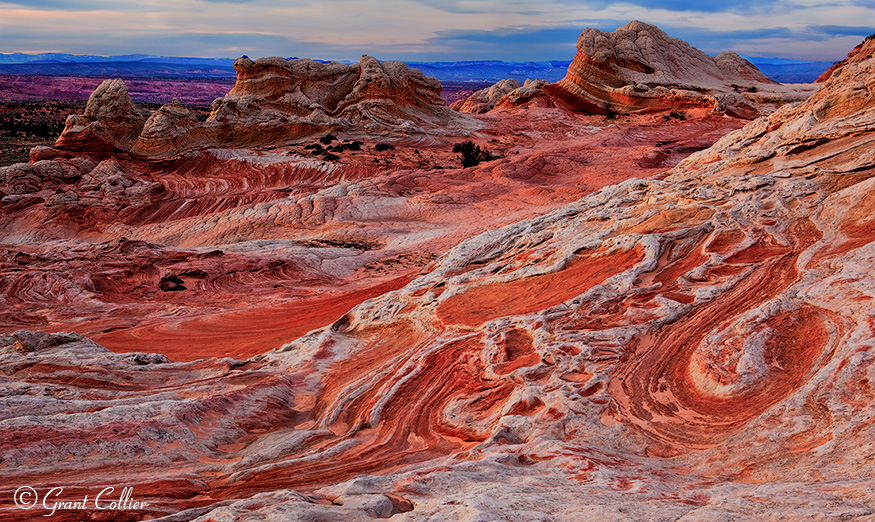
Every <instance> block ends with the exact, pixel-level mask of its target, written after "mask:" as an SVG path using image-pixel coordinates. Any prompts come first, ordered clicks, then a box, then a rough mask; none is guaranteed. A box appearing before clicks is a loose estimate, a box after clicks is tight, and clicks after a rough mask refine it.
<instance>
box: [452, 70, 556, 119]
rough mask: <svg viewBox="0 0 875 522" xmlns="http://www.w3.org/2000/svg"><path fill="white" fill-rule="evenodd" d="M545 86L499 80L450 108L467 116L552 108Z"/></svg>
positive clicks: (532, 81) (511, 80)
mask: <svg viewBox="0 0 875 522" xmlns="http://www.w3.org/2000/svg"><path fill="white" fill-rule="evenodd" d="M546 85H547V82H546V81H545V80H531V79H527V80H526V81H525V83H524V84H523V85H520V84H519V82H517V81H516V80H514V79H512V78H511V79H507V80H501V81H500V82H498V83H496V84H495V85H492V86H491V87H487V88H486V89H482V90H480V91H477V92H475V93H474V94H472V95H471V96H469V97H468V98H466V99H461V100H459V101H457V102H456V103H454V104H452V105H451V106H450V108H452V109H454V110H457V111H459V112H465V113H469V114H483V113H485V112H489V111H491V110H492V109H494V108H496V107H505V108H512V107H521V106H529V105H534V106H538V107H553V106H554V105H555V104H554V103H553V101H552V100H550V99H549V97H548V96H546V95H545V93H544V87H545V86H546Z"/></svg>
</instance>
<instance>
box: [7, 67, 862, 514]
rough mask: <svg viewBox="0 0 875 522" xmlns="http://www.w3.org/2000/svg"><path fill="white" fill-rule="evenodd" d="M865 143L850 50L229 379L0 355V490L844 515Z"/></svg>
mask: <svg viewBox="0 0 875 522" xmlns="http://www.w3.org/2000/svg"><path fill="white" fill-rule="evenodd" d="M628 63H631V62H627V64H628ZM641 132H646V130H642V131H641ZM596 148H597V147H593V148H592V149H593V150H595V149H596ZM873 151H875V58H870V59H865V60H857V61H851V62H849V63H847V64H846V65H845V66H844V67H842V68H840V69H839V70H838V71H837V72H836V73H835V74H834V75H833V76H832V77H831V78H830V79H829V80H827V81H826V82H825V83H824V85H823V87H822V88H821V90H819V91H818V92H817V93H816V94H815V95H814V96H812V97H811V98H809V99H808V100H806V101H805V102H804V103H801V104H799V105H797V106H792V107H791V106H788V107H784V108H782V109H780V110H778V111H776V112H775V113H773V114H772V115H770V116H768V117H762V118H759V119H757V120H755V121H753V122H751V123H749V124H748V125H747V126H745V127H744V128H743V129H740V130H737V131H735V132H732V133H730V134H728V135H726V136H725V137H724V138H722V139H721V140H720V141H719V142H717V143H716V144H715V145H714V146H713V147H711V148H709V149H706V150H703V151H701V152H698V153H696V154H694V155H692V156H691V157H689V158H687V159H686V160H684V161H683V162H681V163H680V164H678V165H677V166H676V167H674V168H673V169H671V170H670V171H668V172H667V173H666V176H665V177H664V178H662V179H650V180H642V179H632V180H628V181H625V182H623V183H619V184H616V185H612V186H609V187H605V188H602V189H601V190H599V191H598V192H595V193H593V194H590V195H588V196H586V197H584V198H582V199H579V200H578V201H576V202H574V203H571V204H569V205H567V206H564V207H562V208H559V209H557V210H555V211H553V212H549V213H546V214H544V215H542V216H539V217H536V218H534V219H528V220H524V221H520V222H518V223H514V224H510V225H508V226H505V227H503V228H500V229H496V230H491V231H489V232H486V233H484V234H481V235H479V236H476V237H474V238H471V239H469V240H467V241H464V242H462V243H461V244H459V245H458V246H456V247H454V248H452V249H451V250H449V251H448V252H447V253H446V254H444V255H443V256H441V257H440V258H439V259H437V260H435V261H434V262H433V263H430V264H429V265H427V266H425V267H424V268H423V269H422V271H421V272H420V273H419V274H418V275H417V277H416V278H415V279H413V280H412V281H411V282H410V283H409V284H407V285H406V286H404V287H403V288H400V289H397V290H395V291H391V292H387V293H384V294H383V295H381V296H378V297H375V298H373V299H371V300H369V301H366V302H363V303H362V304H360V305H358V306H356V307H354V308H353V309H351V310H350V311H349V312H348V313H345V314H344V315H343V316H342V317H341V318H340V319H338V320H337V321H335V322H333V323H332V324H331V325H330V326H327V327H325V328H320V329H318V330H314V331H312V332H310V333H308V334H306V335H304V336H302V337H300V338H298V339H295V340H292V341H291V342H290V343H289V344H287V345H285V346H283V347H281V348H279V349H276V350H274V351H271V352H269V353H266V354H263V355H259V356H256V357H253V358H251V359H249V360H247V361H234V360H229V359H209V360H204V361H196V362H192V363H185V364H183V363H170V362H169V361H167V360H166V359H164V358H163V357H161V356H157V355H149V354H127V355H119V354H112V353H109V352H108V351H106V350H104V349H102V348H100V347H99V346H97V345H95V344H94V343H93V342H90V341H88V340H85V339H82V338H80V337H77V336H73V335H69V334H42V333H33V332H27V331H20V332H15V334H14V335H4V336H0V371H2V374H3V375H4V379H6V381H5V382H6V387H5V390H8V391H7V392H6V393H7V395H6V396H5V400H6V401H7V403H8V404H9V405H10V406H11V407H10V408H6V409H2V410H0V412H2V415H5V417H4V419H3V422H2V423H0V436H2V438H0V440H2V441H3V443H2V445H0V452H2V455H0V456H2V459H3V461H2V462H3V464H4V465H5V466H6V468H5V469H4V473H5V476H6V480H7V483H8V484H14V485H15V486H17V485H18V484H30V485H32V486H34V487H38V488H42V489H48V487H50V486H51V485H52V484H50V483H49V482H48V481H49V480H51V478H48V477H49V472H51V473H53V474H55V475H56V474H58V473H61V472H63V473H65V475H64V476H65V477H70V478H71V479H75V481H73V480H71V483H75V484H95V483H97V484H117V483H118V484H120V483H122V482H123V483H125V484H131V485H133V487H134V493H135V495H139V496H140V497H141V498H144V499H149V500H151V501H153V505H154V506H157V507H155V508H154V511H150V512H145V513H139V514H137V515H136V516H137V517H139V518H147V517H154V516H155V515H156V514H159V513H170V512H173V511H177V510H179V509H183V508H192V509H195V508H196V510H194V511H189V512H186V513H183V514H177V515H175V516H174V518H168V519H167V520H180V519H182V520H186V519H187V520H199V521H204V522H206V521H207V520H223V521H225V520H227V521H238V520H239V521H243V520H250V519H252V518H255V517H258V518H259V519H263V520H268V521H270V520H288V519H289V518H291V517H298V518H300V519H304V520H307V519H311V520H316V519H340V520H367V519H368V518H377V517H389V516H393V515H394V518H396V519H398V520H484V519H486V520H493V519H497V518H508V517H510V516H511V515H510V514H513V516H517V517H518V516H520V514H522V515H523V516H526V517H529V518H533V519H539V518H540V519H548V518H549V517H552V518H555V519H559V520H629V519H633V520H634V519H639V520H647V519H667V520H678V519H684V518H687V519H689V520H733V519H747V520H785V519H787V517H788V513H789V514H790V515H789V516H791V517H794V518H799V519H808V518H821V519H826V520H847V519H852V518H854V517H866V516H871V515H872V513H875V498H873V496H872V491H873V486H875V481H873V477H872V463H871V461H872V455H873V454H875V423H873V420H872V419H873V418H875V371H873V365H872V361H875V343H873V342H872V340H873V339H875V318H873V312H872V310H873V299H875V277H873V274H875V271H873V270H872V267H873V263H875V241H873V240H875V234H873V231H872V230H873V229H872V216H873V211H875V154H873ZM593 153H595V152H593ZM554 156H555V157H554V158H553V159H554V160H555V162H558V161H559V159H567V156H568V154H567V151H566V152H565V153H559V152H557V153H556V154H555V155H554ZM557 158H558V159H557ZM540 160H541V163H540V164H537V169H536V170H538V171H539V172H540V173H541V174H542V175H546V174H548V173H549V172H550V169H549V168H548V166H550V165H552V166H553V167H554V170H557V168H556V164H557V163H555V162H554V163H550V162H549V161H547V159H545V158H544V157H540ZM530 163H531V165H536V162H534V161H532V162H530ZM504 165H505V166H506V169H507V170H506V171H507V172H510V171H511V169H510V167H511V166H512V165H511V163H510V162H507V163H505V164H504ZM484 168H485V167H484ZM532 168H533V169H535V167H532ZM473 172H474V171H466V172H465V173H466V175H467V174H469V173H473ZM491 174H493V175H494V176H496V177H498V176H499V175H500V174H501V171H499V169H498V168H496V169H495V170H493V171H491ZM393 181H394V184H395V185H398V186H404V187H408V186H409V184H407V182H406V181H405V180H402V179H401V178H396V179H395V180H393ZM411 183H413V182H411ZM347 188H348V189H349V194H352V193H353V191H354V189H353V186H352V185H348V186H347V187H346V188H344V190H346V189H347ZM476 189H477V187H476V186H475V187H474V188H472V189H471V192H472V193H475V192H477V190H476ZM538 190H543V189H538ZM339 192H340V190H334V191H333V192H331V193H330V194H326V197H327V196H328V195H331V196H332V197H335V199H340V196H339V195H337V194H338V193H339ZM357 193H358V194H362V192H361V191H358V192H357ZM327 205H328V204H327V203H323V206H327ZM378 207H379V206H378V205H373V208H378ZM310 208H311V209H315V208H316V204H314V203H312V202H311V205H310ZM337 208H338V207H337V206H336V205H335V206H333V207H331V211H335V210H336V209H337ZM264 212H265V215H267V214H268V212H273V211H269V210H267V209H265V210H264ZM251 248H254V247H251ZM174 313H175V312H174ZM257 334H258V332H255V333H254V334H253V335H257ZM156 477H160V481H159V480H156ZM15 486H0V495H2V496H4V497H6V498H10V497H11V495H12V494H13V491H14V487H15ZM85 489H86V488H85V487H80V488H79V489H76V490H74V491H75V495H78V496H79V497H81V494H84V493H85ZM70 494H71V496H73V495H74V492H73V491H71V492H70ZM74 498H75V497H74ZM6 513H9V514H10V516H16V515H21V513H22V512H21V511H17V512H16V511H14V508H13V509H12V510H7V511H6V512H4V515H6ZM25 514H27V515H29V513H25ZM10 520H13V518H10Z"/></svg>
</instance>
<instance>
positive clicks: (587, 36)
mask: <svg viewBox="0 0 875 522" xmlns="http://www.w3.org/2000/svg"><path fill="white" fill-rule="evenodd" d="M547 91H548V92H549V93H550V94H551V95H553V96H554V97H556V98H558V99H561V100H562V101H564V102H565V103H568V104H569V105H571V106H572V107H575V108H577V109H578V110H583V111H587V112H593V113H596V114H606V113H627V112H643V111H659V110H670V109H687V108H695V107H707V108H711V109H713V110H715V111H718V112H726V113H727V114H730V115H734V116H739V117H743V118H753V117H756V116H757V115H761V114H764V113H768V112H771V110H774V106H775V104H781V103H786V102H789V101H800V100H802V99H804V98H805V97H807V95H808V94H810V92H811V90H810V89H808V90H805V89H800V88H789V87H783V86H780V85H776V84H775V82H773V81H771V80H769V79H768V78H766V76H765V75H763V74H762V73H761V72H760V71H759V70H758V69H757V68H756V67H755V66H754V65H753V64H751V63H750V62H748V61H746V60H744V59H742V58H741V57H740V56H738V55H737V54H735V53H733V52H725V53H722V54H720V55H718V56H716V57H715V58H711V57H710V56H708V55H707V54H705V53H703V52H702V51H700V50H698V49H695V48H693V47H692V46H690V45H689V44H688V43H686V42H684V41H681V40H678V39H676V38H672V37H670V36H668V35H667V34H665V33H664V32H663V31H661V30H660V29H659V28H658V27H656V26H653V25H649V24H646V23H643V22H638V21H633V22H629V23H628V24H626V25H625V26H623V27H621V28H619V29H617V30H616V31H613V32H611V33H605V32H602V31H599V30H598V29H593V28H589V29H586V30H584V31H583V32H582V33H581V34H580V37H579V38H578V40H577V54H576V55H575V56H574V60H573V61H572V62H571V65H570V66H569V67H568V74H567V75H566V76H565V78H563V79H562V80H560V81H559V82H558V83H556V84H551V85H549V86H548V87H547Z"/></svg>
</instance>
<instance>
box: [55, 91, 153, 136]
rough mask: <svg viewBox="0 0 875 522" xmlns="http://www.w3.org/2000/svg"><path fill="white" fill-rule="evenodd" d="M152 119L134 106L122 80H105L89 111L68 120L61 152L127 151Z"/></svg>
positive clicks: (88, 107) (91, 100)
mask: <svg viewBox="0 0 875 522" xmlns="http://www.w3.org/2000/svg"><path fill="white" fill-rule="evenodd" d="M148 116H149V113H148V111H145V110H143V109H141V108H139V107H137V106H136V104H134V102H133V100H131V97H130V95H129V94H128V87H127V85H125V82H124V81H122V80H121V79H119V78H116V79H115V80H105V81H104V82H103V83H101V84H100V85H99V86H98V87H97V89H95V90H94V92H93V93H91V96H90V97H89V98H88V103H87V105H86V106H85V112H84V113H83V114H82V115H81V116H79V115H75V114H74V115H71V116H70V117H69V118H67V123H66V125H65V127H64V132H63V133H61V136H60V137H59V138H58V141H57V143H56V144H55V146H56V147H57V148H59V149H67V150H77V151H87V152H95V153H106V152H110V151H127V150H130V149H131V147H133V146H134V144H135V143H136V141H137V137H138V136H139V135H140V131H141V130H142V128H143V125H144V124H145V122H146V118H147V117H148Z"/></svg>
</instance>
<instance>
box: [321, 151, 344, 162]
mask: <svg viewBox="0 0 875 522" xmlns="http://www.w3.org/2000/svg"><path fill="white" fill-rule="evenodd" d="M322 159H324V160H325V161H337V160H339V159H340V156H338V155H337V154H331V153H328V154H326V155H324V156H322Z"/></svg>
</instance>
